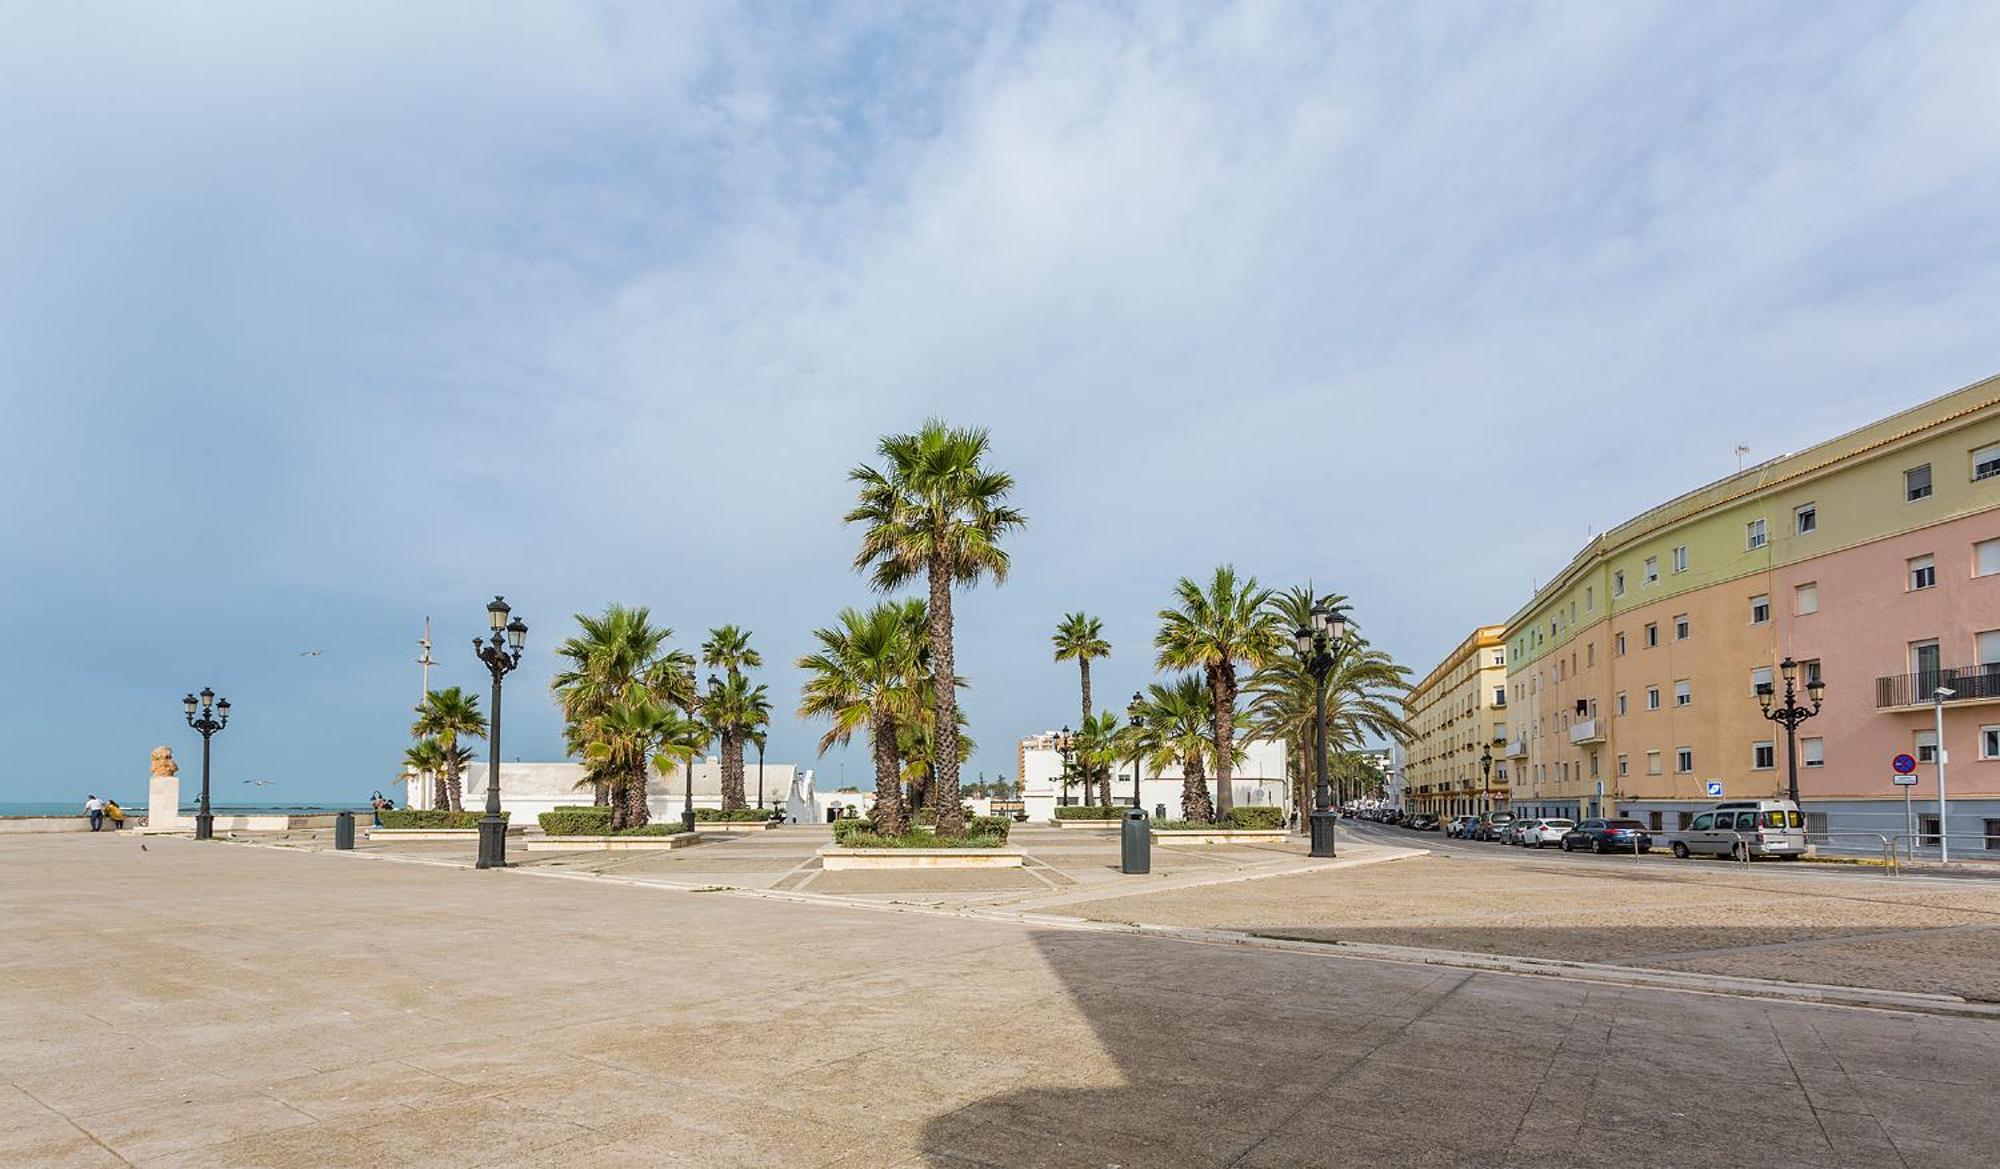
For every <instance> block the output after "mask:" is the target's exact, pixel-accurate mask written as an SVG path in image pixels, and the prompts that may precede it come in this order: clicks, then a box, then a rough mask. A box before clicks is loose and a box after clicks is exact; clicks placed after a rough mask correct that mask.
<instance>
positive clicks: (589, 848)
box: [528, 832, 701, 852]
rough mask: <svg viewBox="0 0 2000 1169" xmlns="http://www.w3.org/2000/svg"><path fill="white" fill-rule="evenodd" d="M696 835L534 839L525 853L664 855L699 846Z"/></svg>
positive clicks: (543, 837) (687, 833) (698, 838)
mask: <svg viewBox="0 0 2000 1169" xmlns="http://www.w3.org/2000/svg"><path fill="white" fill-rule="evenodd" d="M700 843H701V834H700V833H698V832H676V833H674V834H673V835H672V836H537V837H535V838H533V839H531V840H529V841H528V851H529V852H603V851H607V850H609V851H614V852H633V851H650V852H665V851H666V850H668V849H670V848H686V847H687V846H688V845H690V844H700Z"/></svg>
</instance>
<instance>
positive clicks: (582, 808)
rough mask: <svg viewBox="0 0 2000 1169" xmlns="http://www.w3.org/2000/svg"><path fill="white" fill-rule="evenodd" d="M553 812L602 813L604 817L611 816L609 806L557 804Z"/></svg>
mask: <svg viewBox="0 0 2000 1169" xmlns="http://www.w3.org/2000/svg"><path fill="white" fill-rule="evenodd" d="M555 810H556V811H558V812H602V813H604V814H605V815H607V816H609V815H610V814H611V805H610V804H557V805H556V806H555Z"/></svg>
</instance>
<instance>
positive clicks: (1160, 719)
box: [1139, 674, 1215, 823]
mask: <svg viewBox="0 0 2000 1169" xmlns="http://www.w3.org/2000/svg"><path fill="white" fill-rule="evenodd" d="M1146 691H1147V693H1146V701H1145V711H1146V725H1145V729H1144V730H1143V731H1141V732H1140V739H1139V742H1140V746H1141V747H1142V748H1143V749H1144V750H1145V752H1146V763H1147V765H1148V766H1150V767H1152V768H1153V770H1154V771H1155V772H1157V771H1160V770H1162V769H1164V768H1167V767H1176V766H1177V767H1179V768H1180V769H1181V819H1183V820H1187V821H1190V822H1195V823H1199V822H1201V821H1204V820H1213V819H1214V818H1215V805H1214V804H1213V803H1211V802H1210V801H1209V798H1208V768H1207V760H1208V758H1209V757H1210V756H1212V755H1213V754H1214V752H1215V740H1214V738H1213V736H1212V735H1211V733H1210V729H1209V727H1210V724H1211V723H1212V722H1213V721H1214V717H1215V708H1214V705H1213V703H1211V702H1210V700H1209V692H1208V686H1207V684H1206V683H1205V682H1204V681H1203V680H1202V677H1201V675H1199V674H1182V675H1181V676H1180V677H1178V678H1175V679H1173V680H1172V681H1169V682H1154V683H1151V684H1150V685H1148V686H1147V687H1146Z"/></svg>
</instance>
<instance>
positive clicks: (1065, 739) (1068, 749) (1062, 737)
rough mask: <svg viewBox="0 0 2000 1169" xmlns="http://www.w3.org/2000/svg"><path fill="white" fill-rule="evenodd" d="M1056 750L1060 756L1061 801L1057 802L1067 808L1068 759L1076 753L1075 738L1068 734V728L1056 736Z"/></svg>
mask: <svg viewBox="0 0 2000 1169" xmlns="http://www.w3.org/2000/svg"><path fill="white" fill-rule="evenodd" d="M1056 750H1057V751H1058V752H1060V753H1061V755H1062V799H1061V800H1060V801H1059V802H1060V803H1061V804H1062V805H1063V806H1064V807H1068V806H1069V780H1070V776H1069V765H1070V757H1071V756H1072V755H1074V754H1075V753H1076V736H1075V735H1073V734H1071V733H1070V729H1069V728H1068V727H1064V728H1063V729H1062V731H1061V732H1060V733H1058V734H1057V735H1056Z"/></svg>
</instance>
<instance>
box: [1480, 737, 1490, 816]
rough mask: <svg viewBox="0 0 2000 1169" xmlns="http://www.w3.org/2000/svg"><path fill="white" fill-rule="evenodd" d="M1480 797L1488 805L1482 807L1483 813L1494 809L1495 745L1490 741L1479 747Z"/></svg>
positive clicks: (1481, 811)
mask: <svg viewBox="0 0 2000 1169" xmlns="http://www.w3.org/2000/svg"><path fill="white" fill-rule="evenodd" d="M1479 775H1480V780H1479V798H1480V801H1481V802H1482V803H1484V804H1485V805H1486V806H1485V807H1484V808H1481V809H1480V813H1481V814H1482V815H1483V814H1485V813H1487V812H1490V811H1492V810H1493V745H1492V744H1491V743H1488V744H1487V745H1486V746H1484V747H1481V748H1480V749H1479Z"/></svg>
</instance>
